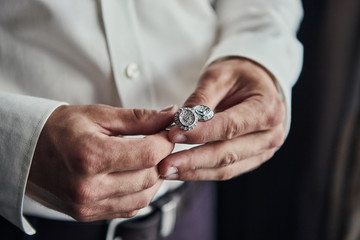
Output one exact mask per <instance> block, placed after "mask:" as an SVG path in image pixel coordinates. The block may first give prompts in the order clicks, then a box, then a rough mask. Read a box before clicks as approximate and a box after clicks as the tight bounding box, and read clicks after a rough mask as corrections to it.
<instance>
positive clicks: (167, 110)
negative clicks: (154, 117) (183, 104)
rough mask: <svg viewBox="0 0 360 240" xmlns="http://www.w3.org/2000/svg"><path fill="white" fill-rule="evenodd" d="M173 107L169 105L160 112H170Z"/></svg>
mask: <svg viewBox="0 0 360 240" xmlns="http://www.w3.org/2000/svg"><path fill="white" fill-rule="evenodd" d="M174 107H175V105H174V104H172V105H169V106H167V107H165V108H164V109H162V110H161V111H160V112H169V111H170V110H172V109H173V108H174Z"/></svg>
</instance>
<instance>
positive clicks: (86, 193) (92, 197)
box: [69, 182, 97, 206]
mask: <svg viewBox="0 0 360 240" xmlns="http://www.w3.org/2000/svg"><path fill="white" fill-rule="evenodd" d="M69 198H70V199H71V201H72V202H73V203H75V204H76V205H80V206H82V205H86V204H89V203H93V202H95V201H96V199H97V194H96V191H94V188H92V187H91V185H90V184H89V183H85V182H81V183H78V184H73V186H72V187H71V189H70V194H69Z"/></svg>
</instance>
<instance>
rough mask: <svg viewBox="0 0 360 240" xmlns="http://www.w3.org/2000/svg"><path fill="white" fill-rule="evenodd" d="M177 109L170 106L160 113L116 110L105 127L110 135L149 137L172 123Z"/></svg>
mask: <svg viewBox="0 0 360 240" xmlns="http://www.w3.org/2000/svg"><path fill="white" fill-rule="evenodd" d="M177 110H178V107H177V106H176V105H171V106H169V107H167V108H165V109H163V110H161V111H157V110H148V109H124V108H117V109H116V111H114V114H115V116H112V119H108V121H107V124H106V126H103V127H105V128H107V129H108V130H110V131H111V132H112V133H116V134H120V135H140V134H141V135H149V134H154V133H158V132H160V131H162V130H164V129H165V128H166V127H167V126H169V125H170V124H171V123H172V122H173V121H174V115H175V113H176V111H177Z"/></svg>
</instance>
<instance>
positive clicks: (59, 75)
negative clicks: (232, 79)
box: [0, 0, 302, 234]
mask: <svg viewBox="0 0 360 240" xmlns="http://www.w3.org/2000/svg"><path fill="white" fill-rule="evenodd" d="M301 18H302V7H301V4H300V0H272V1H269V0H219V1H209V0H154V1H148V0H99V1H70V0H61V1H54V0H28V1H23V0H2V1H0V184H1V186H0V214H1V215H2V216H4V217H5V218H7V219H8V220H9V221H10V222H12V223H13V224H15V225H17V226H18V227H19V228H21V229H23V230H24V231H25V232H26V233H29V234H31V233H34V229H32V227H31V226H30V225H29V224H28V223H27V221H26V219H25V218H24V217H23V214H24V212H25V213H27V214H32V215H39V216H43V217H49V218H57V219H66V218H69V217H67V216H65V215H63V214H60V213H58V212H55V211H51V210H49V209H47V208H45V207H42V206H40V205H39V204H37V203H35V202H33V201H32V200H30V199H28V198H25V197H24V192H25V187H26V182H27V177H28V173H29V169H30V165H31V159H32V156H33V153H34V149H35V146H36V143H37V139H38V137H39V134H40V132H41V129H42V127H43V125H44V124H45V122H46V120H47V118H48V117H49V115H50V114H51V113H52V111H53V110H54V109H55V108H57V107H58V106H59V105H62V104H93V103H102V104H109V105H113V106H119V107H126V108H152V109H160V108H163V107H165V106H167V105H170V104H177V105H179V106H181V105H182V103H183V102H184V101H185V99H186V98H187V97H188V96H189V95H190V93H191V92H192V91H193V90H194V89H195V85H196V82H197V78H198V77H199V75H200V73H201V71H202V70H203V69H204V67H205V66H207V65H208V64H210V63H211V62H213V61H216V60H218V59H221V58H224V57H229V56H239V57H245V58H248V59H252V60H253V61H255V62H258V63H259V64H261V65H262V66H264V67H265V68H267V69H268V70H269V71H270V72H271V73H272V74H273V75H274V77H275V78H276V80H277V83H278V86H279V93H280V94H281V96H282V97H283V100H284V103H285V105H286V108H287V117H286V120H285V125H286V128H287V129H288V127H289V124H290V102H291V88H292V86H293V85H294V83H295V82H296V80H297V78H298V75H299V72H300V69H301V65H302V46H301V44H300V43H299V42H298V41H297V39H296V32H297V29H298V26H299V22H300V20H301ZM166 186H170V185H169V184H165V187H163V188H162V191H166V188H167V187H166ZM164 189H165V190H164ZM24 198H25V202H24Z"/></svg>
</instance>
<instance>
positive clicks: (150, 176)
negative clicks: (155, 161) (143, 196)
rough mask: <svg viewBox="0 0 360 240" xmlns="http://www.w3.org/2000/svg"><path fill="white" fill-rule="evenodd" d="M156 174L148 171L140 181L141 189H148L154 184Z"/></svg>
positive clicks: (156, 179)
mask: <svg viewBox="0 0 360 240" xmlns="http://www.w3.org/2000/svg"><path fill="white" fill-rule="evenodd" d="M158 178H159V177H158V175H155V174H154V173H153V171H152V172H151V173H148V174H147V175H146V177H145V179H144V181H143V182H142V190H143V189H148V188H151V187H152V186H154V185H155V184H156V182H157V181H158Z"/></svg>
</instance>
